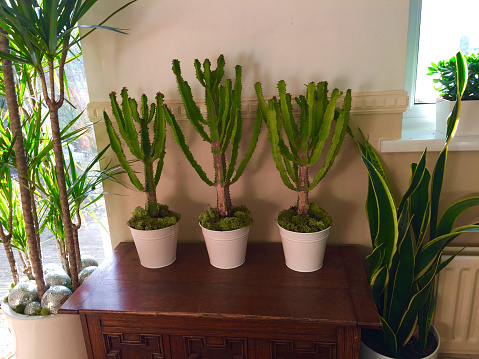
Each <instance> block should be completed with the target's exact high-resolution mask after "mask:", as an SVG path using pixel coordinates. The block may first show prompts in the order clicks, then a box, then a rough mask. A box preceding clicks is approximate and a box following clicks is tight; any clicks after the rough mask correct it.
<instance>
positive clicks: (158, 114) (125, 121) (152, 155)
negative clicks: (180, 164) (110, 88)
mask: <svg viewBox="0 0 479 359" xmlns="http://www.w3.org/2000/svg"><path fill="white" fill-rule="evenodd" d="M121 99H122V102H121V109H120V105H119V104H118V102H117V100H116V94H115V92H112V93H110V100H111V107H112V111H113V116H114V117H115V119H116V123H117V125H118V130H119V133H120V135H121V137H122V138H123V141H124V142H125V144H126V145H127V147H128V149H129V150H130V152H131V154H132V155H133V156H134V157H135V158H136V159H138V160H140V161H142V162H143V172H144V177H145V178H144V183H142V182H141V181H140V180H139V178H138V176H137V175H136V173H135V172H134V171H133V169H132V168H131V166H130V163H129V162H128V160H127V159H126V156H125V153H124V152H123V148H122V143H121V140H120V137H119V136H118V134H117V132H116V131H115V128H114V127H113V124H112V121H111V120H110V117H109V116H108V114H107V113H106V112H103V117H104V119H105V124H106V128H107V132H108V137H109V138H110V144H111V148H112V149H113V151H114V152H115V154H116V155H117V157H118V160H119V161H120V164H121V166H122V167H123V169H124V170H125V171H126V173H127V174H128V177H129V179H130V181H131V183H132V184H133V185H134V186H135V187H136V188H137V189H138V190H139V191H142V192H145V193H146V205H145V209H146V211H147V215H148V216H149V217H151V218H156V219H158V220H157V221H156V222H157V225H156V228H154V227H155V226H154V225H152V223H151V221H149V224H148V229H159V228H164V227H167V226H170V225H171V224H174V223H176V221H177V220H178V219H179V215H178V214H177V213H174V212H172V211H166V212H165V209H164V208H163V207H161V206H160V205H159V203H158V201H157V197H156V187H157V185H158V182H159V180H160V177H161V172H162V170H163V163H164V161H163V160H164V157H165V139H166V122H165V118H166V116H165V112H166V111H165V109H166V105H164V104H163V94H161V93H157V94H156V104H155V103H152V104H151V105H148V98H147V96H146V95H144V94H143V95H142V96H141V109H138V102H137V101H136V100H135V99H133V98H130V97H128V90H127V89H126V88H123V89H122V90H121ZM153 119H154V121H153V141H151V139H150V130H149V124H150V123H151V121H152V120H153ZM135 122H136V123H137V124H138V126H139V128H140V130H139V132H137V129H136V127H135ZM155 162H156V164H155ZM160 209H161V213H166V215H167V216H168V217H175V220H174V221H173V222H174V223H171V220H170V219H168V220H166V221H163V220H162V218H164V217H163V216H160ZM136 212H138V211H136ZM135 218H136V217H135ZM130 223H133V222H130ZM136 229H145V228H136Z"/></svg>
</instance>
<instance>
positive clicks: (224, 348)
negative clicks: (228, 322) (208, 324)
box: [184, 336, 248, 359]
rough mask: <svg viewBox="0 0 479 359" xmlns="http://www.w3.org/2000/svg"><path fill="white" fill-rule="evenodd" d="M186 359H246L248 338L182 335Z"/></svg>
mask: <svg viewBox="0 0 479 359" xmlns="http://www.w3.org/2000/svg"><path fill="white" fill-rule="evenodd" d="M184 341H185V351H186V358H188V359H246V358H247V352H248V345H247V343H248V340H247V339H246V338H225V337H215V336H194V337H184Z"/></svg>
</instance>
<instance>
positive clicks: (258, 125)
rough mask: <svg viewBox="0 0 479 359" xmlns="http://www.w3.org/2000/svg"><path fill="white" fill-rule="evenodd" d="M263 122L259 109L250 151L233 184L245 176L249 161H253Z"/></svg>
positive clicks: (240, 165) (241, 163) (237, 171)
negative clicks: (252, 157)
mask: <svg viewBox="0 0 479 359" xmlns="http://www.w3.org/2000/svg"><path fill="white" fill-rule="evenodd" d="M261 122H262V116H261V110H260V109H258V110H256V121H255V123H254V127H253V136H252V137H251V141H250V143H249V146H248V150H247V151H246V154H245V156H244V158H243V160H242V161H241V162H240V164H239V166H238V169H237V170H236V174H235V176H234V178H233V179H232V180H231V183H232V184H233V183H235V182H236V181H237V180H238V179H239V178H240V177H241V175H242V174H243V172H244V170H245V168H246V165H247V164H248V162H249V160H250V159H251V156H252V155H253V152H254V150H255V148H256V145H257V143H258V137H259V133H260V131H261Z"/></svg>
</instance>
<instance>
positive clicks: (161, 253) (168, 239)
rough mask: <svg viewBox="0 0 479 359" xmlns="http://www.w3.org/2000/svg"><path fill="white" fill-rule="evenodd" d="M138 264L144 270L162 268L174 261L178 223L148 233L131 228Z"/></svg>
mask: <svg viewBox="0 0 479 359" xmlns="http://www.w3.org/2000/svg"><path fill="white" fill-rule="evenodd" d="M130 230H131V234H132V236H133V240H134V241H135V247H136V250H137V252H138V257H140V263H141V265H142V266H143V267H146V268H162V267H166V266H168V265H170V264H171V263H173V262H174V261H175V260H176V243H177V240H178V223H176V224H175V225H173V226H170V227H166V228H161V229H154V230H150V231H145V230H139V229H134V228H131V227H130Z"/></svg>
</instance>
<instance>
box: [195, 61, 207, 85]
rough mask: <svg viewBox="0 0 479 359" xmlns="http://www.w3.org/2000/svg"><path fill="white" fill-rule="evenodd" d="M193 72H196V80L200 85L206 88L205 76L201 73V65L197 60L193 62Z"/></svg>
mask: <svg viewBox="0 0 479 359" xmlns="http://www.w3.org/2000/svg"><path fill="white" fill-rule="evenodd" d="M195 70H196V78H197V79H198V81H199V82H200V84H201V85H203V87H205V86H206V82H205V75H204V73H203V71H201V63H200V61H199V60H198V59H196V60H195Z"/></svg>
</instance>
